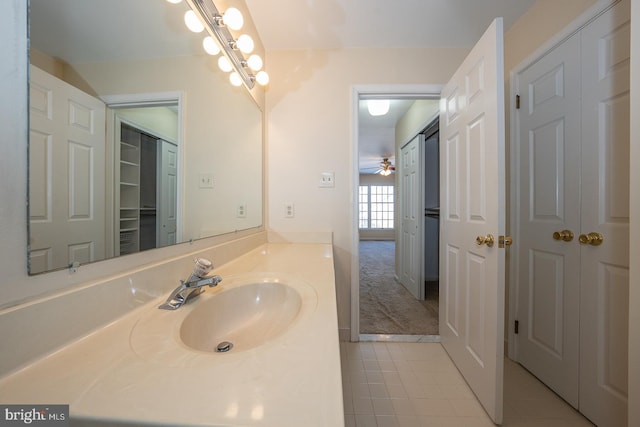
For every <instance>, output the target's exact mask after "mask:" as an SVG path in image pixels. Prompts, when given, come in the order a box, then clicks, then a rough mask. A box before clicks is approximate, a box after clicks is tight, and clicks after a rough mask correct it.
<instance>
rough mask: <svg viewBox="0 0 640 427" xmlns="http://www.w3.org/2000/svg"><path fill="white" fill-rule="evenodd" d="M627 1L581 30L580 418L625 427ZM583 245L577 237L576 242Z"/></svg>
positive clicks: (627, 191) (627, 121) (628, 11)
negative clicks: (599, 240)
mask: <svg viewBox="0 0 640 427" xmlns="http://www.w3.org/2000/svg"><path fill="white" fill-rule="evenodd" d="M630 14H631V12H630V2H629V1H627V0H624V1H622V2H620V3H619V4H618V5H617V6H616V7H614V8H613V9H611V10H610V11H608V12H607V13H605V14H604V15H602V16H600V17H599V18H598V19H597V20H595V21H594V22H593V23H592V24H590V25H589V26H588V27H586V28H585V29H584V30H583V31H582V35H581V36H582V49H581V56H582V70H583V71H582V86H583V91H582V105H583V107H582V126H583V131H582V156H581V160H582V165H581V172H582V191H581V192H580V195H581V197H580V199H581V201H580V206H581V220H580V234H581V235H582V236H581V237H583V236H589V235H590V233H598V234H600V235H601V236H602V238H603V240H602V243H601V244H600V245H594V244H593V243H597V241H596V242H593V241H592V242H591V243H592V244H581V245H580V255H581V261H582V262H581V268H580V405H579V408H580V412H582V413H583V414H585V415H586V416H587V417H588V418H589V419H591V420H592V421H593V422H594V423H596V424H597V425H598V426H600V427H614V426H625V425H627V377H628V375H627V372H628V370H627V366H628V357H627V353H628V332H629V143H630V136H629V119H630V116H629V112H630V110H629V71H630V70H629V61H630V27H631V25H630V24H631V22H630V20H629V16H631V15H630ZM582 240H583V241H584V240H585V239H584V237H583V238H582Z"/></svg>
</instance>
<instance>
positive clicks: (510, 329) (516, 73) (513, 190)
mask: <svg viewBox="0 0 640 427" xmlns="http://www.w3.org/2000/svg"><path fill="white" fill-rule="evenodd" d="M618 1H619V0H598V1H596V3H594V4H593V6H591V7H590V8H589V9H587V10H586V11H585V12H583V13H582V14H581V15H579V16H578V17H577V18H575V19H574V20H573V21H571V22H570V23H569V24H568V25H567V26H565V27H564V28H563V29H561V30H560V31H559V32H558V33H557V34H556V35H554V36H553V37H551V38H550V39H549V40H547V41H546V42H545V43H543V44H542V45H540V47H538V49H536V50H535V51H533V53H531V54H530V55H528V56H527V57H526V58H525V59H524V60H522V61H521V62H519V63H518V64H517V65H516V66H515V67H513V68H512V69H511V70H510V71H509V100H508V105H509V107H508V108H509V110H508V111H509V118H508V120H507V123H506V126H507V127H508V129H509V133H508V134H509V141H508V142H507V144H506V148H507V150H508V151H509V162H508V165H509V169H508V170H507V181H508V182H509V188H508V190H507V198H508V202H507V206H508V207H509V212H508V214H507V218H508V221H509V222H508V230H510V234H511V236H513V246H512V249H511V253H512V254H516V253H517V245H518V244H519V239H518V236H519V232H520V229H519V227H518V218H519V214H520V212H519V209H520V207H519V205H518V198H519V195H520V194H519V192H518V189H519V188H520V182H519V181H518V179H517V177H516V179H511V178H512V177H511V171H512V170H517V168H518V158H519V152H518V145H517V144H516V142H517V141H518V135H519V129H518V127H517V126H516V120H515V117H516V116H517V114H518V111H517V108H516V97H515V95H516V94H517V93H518V91H517V89H518V86H519V80H520V74H521V73H522V72H524V70H525V69H526V68H528V67H529V66H531V65H532V64H533V63H534V62H536V61H538V60H539V59H540V58H541V57H543V56H544V55H546V54H547V53H549V52H550V51H551V50H553V49H554V48H555V47H557V46H558V45H559V44H561V43H563V42H564V41H565V40H567V39H568V38H569V37H571V36H572V35H573V34H575V33H576V32H577V31H579V30H581V29H582V28H583V27H585V26H586V25H587V24H589V23H590V22H591V21H592V20H594V19H595V18H597V17H598V16H599V15H601V14H603V13H605V12H606V11H607V10H609V9H610V8H611V7H613V5H614V4H616V3H618ZM506 104H507V103H505V109H506ZM509 258H510V259H509V262H508V269H507V278H506V287H507V289H508V293H509V294H508V301H507V304H508V309H507V313H506V314H507V316H506V318H505V321H506V325H507V333H506V335H505V339H506V340H507V343H506V344H507V357H509V359H511V360H517V353H518V347H517V344H516V334H515V324H514V320H516V319H517V318H518V313H519V307H518V269H519V263H518V261H519V260H518V257H517V256H510V257H509Z"/></svg>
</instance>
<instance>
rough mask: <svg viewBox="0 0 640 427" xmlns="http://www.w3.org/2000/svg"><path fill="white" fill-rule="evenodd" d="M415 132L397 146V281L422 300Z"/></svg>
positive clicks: (420, 141) (420, 211)
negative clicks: (399, 220) (399, 202)
mask: <svg viewBox="0 0 640 427" xmlns="http://www.w3.org/2000/svg"><path fill="white" fill-rule="evenodd" d="M423 145H424V136H423V135H418V136H416V137H415V138H414V139H413V140H412V141H411V142H409V143H408V144H407V145H405V146H404V147H402V148H401V150H400V155H401V161H400V180H401V181H400V189H401V193H402V206H401V218H402V232H401V233H402V234H401V240H400V266H401V268H400V282H401V283H402V285H403V286H404V287H405V288H407V290H408V291H409V292H410V293H411V295H413V296H414V297H415V298H416V299H419V300H423V299H424V278H423V277H424V274H423V272H422V236H423V232H422V230H423V218H424V214H423V210H424V209H423V207H422V204H421V202H422V196H421V195H422V194H423V191H422V182H423V181H424V180H423V179H422V176H423V173H422V170H421V168H422V167H423V161H422V158H423V156H422V146H423Z"/></svg>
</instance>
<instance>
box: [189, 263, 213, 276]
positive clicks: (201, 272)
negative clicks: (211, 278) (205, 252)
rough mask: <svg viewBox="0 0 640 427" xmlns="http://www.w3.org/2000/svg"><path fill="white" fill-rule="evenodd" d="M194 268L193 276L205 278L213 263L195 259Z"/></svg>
mask: <svg viewBox="0 0 640 427" xmlns="http://www.w3.org/2000/svg"><path fill="white" fill-rule="evenodd" d="M195 261H196V266H195V268H194V269H193V274H194V275H196V276H198V277H205V276H206V275H207V274H208V273H209V272H210V271H211V269H212V268H213V263H212V262H211V261H209V260H208V259H205V258H196V260H195Z"/></svg>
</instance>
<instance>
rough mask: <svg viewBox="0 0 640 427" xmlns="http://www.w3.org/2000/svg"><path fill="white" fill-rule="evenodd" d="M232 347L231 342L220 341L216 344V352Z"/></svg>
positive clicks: (225, 350)
mask: <svg viewBox="0 0 640 427" xmlns="http://www.w3.org/2000/svg"><path fill="white" fill-rule="evenodd" d="M232 348H233V343H230V342H229V341H222V342H221V343H220V344H218V345H217V346H216V352H217V353H226V352H227V351H229V350H231V349H232Z"/></svg>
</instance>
